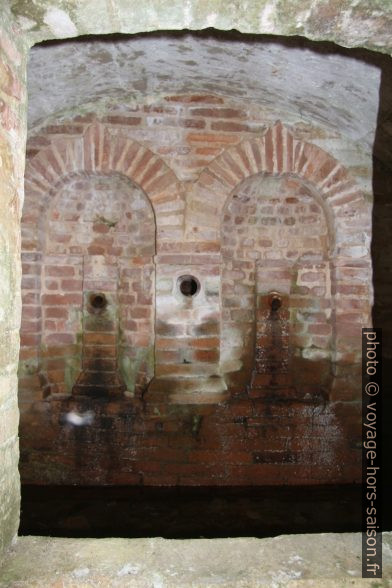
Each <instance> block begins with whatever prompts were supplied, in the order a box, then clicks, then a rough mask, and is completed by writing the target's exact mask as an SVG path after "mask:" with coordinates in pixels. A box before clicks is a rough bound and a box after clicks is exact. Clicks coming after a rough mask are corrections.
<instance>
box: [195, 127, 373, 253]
mask: <svg viewBox="0 0 392 588" xmlns="http://www.w3.org/2000/svg"><path fill="white" fill-rule="evenodd" d="M260 173H265V174H272V175H277V176H279V175H283V174H289V175H293V176H295V177H298V178H299V179H301V180H303V181H305V182H307V183H308V184H310V185H312V186H313V187H314V189H315V190H316V192H317V193H318V194H320V196H321V198H322V203H323V208H324V211H325V213H326V216H327V220H328V222H329V223H330V224H332V225H333V230H334V234H335V243H336V248H337V249H336V250H335V252H334V253H335V255H336V254H343V255H345V249H344V243H345V235H346V234H347V231H348V232H349V233H350V244H351V247H352V244H353V243H354V241H355V236H357V243H356V244H357V245H358V246H359V245H360V244H363V242H362V237H363V231H364V229H369V228H370V224H369V223H370V208H369V205H368V204H367V202H366V201H365V198H364V196H363V194H362V193H361V191H360V189H359V188H358V186H357V184H356V183H355V181H354V179H353V178H351V177H350V174H349V173H348V171H347V170H346V169H345V168H344V167H343V166H342V165H341V164H340V163H339V162H338V161H337V160H336V159H334V158H333V157H332V156H331V155H329V154H328V153H327V152H326V151H324V150H323V149H321V148H320V147H317V146H316V145H312V144H311V143H306V142H305V141H301V140H298V139H295V138H294V136H293V135H292V133H291V132H290V131H289V130H288V129H287V127H285V126H284V125H283V124H282V123H281V122H280V121H278V122H277V123H276V124H275V125H273V126H272V127H270V128H269V129H268V130H267V131H266V133H265V134H264V135H263V136H261V137H256V138H252V139H246V140H244V141H242V142H241V143H239V144H237V145H235V146H233V147H230V148H228V149H226V150H225V151H224V153H222V154H221V155H219V156H218V157H216V159H214V161H213V162H212V163H211V164H210V165H209V166H208V167H206V168H205V170H204V171H203V172H202V173H201V175H200V178H199V181H198V183H197V185H196V186H195V190H194V193H193V195H192V199H191V201H190V203H189V209H188V223H187V224H188V235H189V236H191V235H192V234H193V236H194V237H195V236H196V237H197V234H198V233H199V232H200V228H201V227H206V228H210V229H213V228H215V229H216V230H217V231H219V227H220V222H221V218H222V212H223V209H224V206H225V203H226V202H227V200H228V198H229V197H230V194H231V192H232V190H233V189H234V188H235V187H236V186H238V185H239V184H240V183H241V182H242V181H243V180H244V179H246V178H248V177H250V176H253V175H255V174H260ZM211 207H213V209H214V212H215V214H214V215H211ZM353 211H355V218H356V221H355V222H353V221H351V222H352V226H350V223H349V222H348V220H347V219H348V218H349V217H350V218H351V216H352V212H353ZM350 213H351V214H350ZM347 256H348V257H350V254H348V255H347Z"/></svg>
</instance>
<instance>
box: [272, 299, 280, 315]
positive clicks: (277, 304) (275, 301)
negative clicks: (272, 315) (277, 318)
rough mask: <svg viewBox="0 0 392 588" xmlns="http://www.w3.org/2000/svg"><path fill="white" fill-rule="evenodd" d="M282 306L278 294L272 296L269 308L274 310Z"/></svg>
mask: <svg viewBox="0 0 392 588" xmlns="http://www.w3.org/2000/svg"><path fill="white" fill-rule="evenodd" d="M281 306H282V300H281V299H280V298H279V297H278V296H274V297H273V298H272V300H271V310H272V311H274V312H276V311H277V310H279V308H280V307H281Z"/></svg>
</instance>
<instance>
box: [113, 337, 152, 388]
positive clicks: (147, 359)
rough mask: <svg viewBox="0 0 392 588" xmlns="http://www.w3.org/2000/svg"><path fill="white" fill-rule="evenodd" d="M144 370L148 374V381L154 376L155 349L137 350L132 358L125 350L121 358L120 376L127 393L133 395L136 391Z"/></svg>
mask: <svg viewBox="0 0 392 588" xmlns="http://www.w3.org/2000/svg"><path fill="white" fill-rule="evenodd" d="M142 368H143V371H146V373H147V379H151V378H152V376H153V375H154V347H153V346H150V347H148V348H144V347H143V348H139V349H136V352H135V357H130V356H129V355H127V353H126V352H125V351H124V350H123V351H122V353H121V354H120V357H119V369H120V374H121V376H122V378H123V380H124V383H125V385H126V387H127V391H128V392H130V393H131V394H133V393H134V392H135V389H136V385H137V381H138V376H139V374H140V372H141V370H142Z"/></svg>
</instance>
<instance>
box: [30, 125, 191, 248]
mask: <svg viewBox="0 0 392 588" xmlns="http://www.w3.org/2000/svg"><path fill="white" fill-rule="evenodd" d="M79 172H87V173H88V172H92V173H94V172H95V173H103V174H110V173H118V174H122V175H124V176H125V177H127V178H129V179H130V180H132V181H133V182H134V183H135V184H137V185H138V186H139V187H140V188H141V189H142V190H143V191H144V193H145V194H146V195H147V197H148V198H149V200H150V202H151V205H152V207H153V210H154V215H155V220H156V224H157V232H158V237H159V238H160V239H163V240H164V239H165V231H166V228H167V226H168V225H169V224H170V221H168V219H167V217H168V216H170V217H173V214H177V215H178V216H179V218H177V219H176V222H175V225H176V226H177V227H178V226H183V212H182V211H183V206H182V205H181V204H182V201H183V200H184V194H183V191H182V189H181V184H180V182H179V181H178V179H177V177H176V175H175V174H174V172H173V171H172V170H171V169H170V168H169V167H168V166H167V165H166V164H165V163H164V162H163V160H162V159H161V158H160V157H159V156H157V155H155V154H154V153H153V152H152V151H151V150H150V149H148V148H146V147H144V146H143V145H141V144H140V143H138V142H137V141H134V140H132V139H129V138H127V137H124V136H123V135H121V134H119V133H115V132H114V131H113V130H110V129H109V128H107V127H106V126H105V125H103V124H101V123H94V124H92V125H90V126H89V127H88V128H87V129H86V131H85V132H84V134H82V135H73V136H66V137H59V138H56V139H54V140H53V141H51V143H50V145H48V146H47V147H45V148H43V149H41V150H40V151H39V152H38V153H37V154H36V155H35V156H34V157H33V158H31V159H30V160H29V161H28V162H27V165H26V173H25V186H26V192H27V193H28V199H29V201H28V207H29V206H31V204H33V203H34V204H33V206H34V208H35V209H36V210H38V209H39V207H40V206H41V207H43V206H45V204H44V203H45V198H46V197H47V195H48V194H49V193H50V192H51V191H53V186H55V185H57V184H58V183H59V182H60V181H61V180H62V179H63V178H64V177H66V176H68V175H70V174H75V173H79ZM176 203H177V204H178V206H175V204H176ZM37 204H38V206H37ZM173 205H174V206H173ZM173 210H178V211H179V212H177V213H173V212H172V211H173ZM27 213H28V214H29V210H27Z"/></svg>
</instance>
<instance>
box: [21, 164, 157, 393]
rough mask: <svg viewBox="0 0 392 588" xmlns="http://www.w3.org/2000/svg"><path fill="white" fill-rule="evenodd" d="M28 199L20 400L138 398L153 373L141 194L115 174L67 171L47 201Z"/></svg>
mask: <svg viewBox="0 0 392 588" xmlns="http://www.w3.org/2000/svg"><path fill="white" fill-rule="evenodd" d="M30 196H31V195H30V194H29V192H27V194H26V198H27V200H28V206H27V210H29V213H30V216H28V215H27V216H26V217H25V229H26V234H25V239H24V240H22V250H23V256H24V259H25V270H26V272H25V274H24V284H23V295H24V302H25V304H24V307H23V312H24V316H25V321H24V323H23V325H22V331H21V336H22V345H23V351H24V355H23V357H24V358H27V359H24V360H22V361H21V364H20V371H21V376H22V377H21V378H20V391H21V396H22V398H25V399H26V400H28V397H29V398H30V401H33V400H34V399H39V398H42V396H44V397H45V396H48V395H54V394H57V395H58V394H60V395H62V394H68V395H69V394H76V395H87V396H93V397H94V396H104V397H105V396H108V397H110V396H121V395H122V394H124V393H125V394H128V395H129V394H130V395H134V394H137V395H138V394H141V393H142V392H143V391H144V390H145V388H146V386H147V384H148V382H149V381H150V379H151V378H152V376H153V373H154V363H153V357H154V302H155V297H154V282H155V277H154V273H155V268H154V263H153V256H154V254H155V247H156V245H155V235H156V223H155V218H154V211H153V208H152V206H151V203H150V200H149V198H148V197H147V196H146V194H145V193H144V191H143V190H142V189H141V188H140V187H139V186H137V185H136V184H135V183H134V182H132V181H131V180H130V179H129V178H127V177H126V176H124V175H123V174H120V173H104V172H102V171H83V172H74V173H71V174H68V175H65V176H63V177H62V178H61V179H60V180H59V181H58V182H57V184H55V185H54V186H52V188H51V190H49V192H48V194H47V195H46V197H43V198H42V199H40V200H38V199H37V200H34V198H31V197H30ZM34 213H36V214H37V217H38V218H37V222H36V223H35V227H34V226H33V224H32V219H33V218H34ZM27 260H29V263H27ZM33 272H34V274H35V275H34V279H32V278H31V274H32V273H33ZM29 273H30V275H29ZM32 312H34V313H35V319H36V320H35V321H34V322H32V321H31V320H29V318H30V317H31V313H32Z"/></svg>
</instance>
